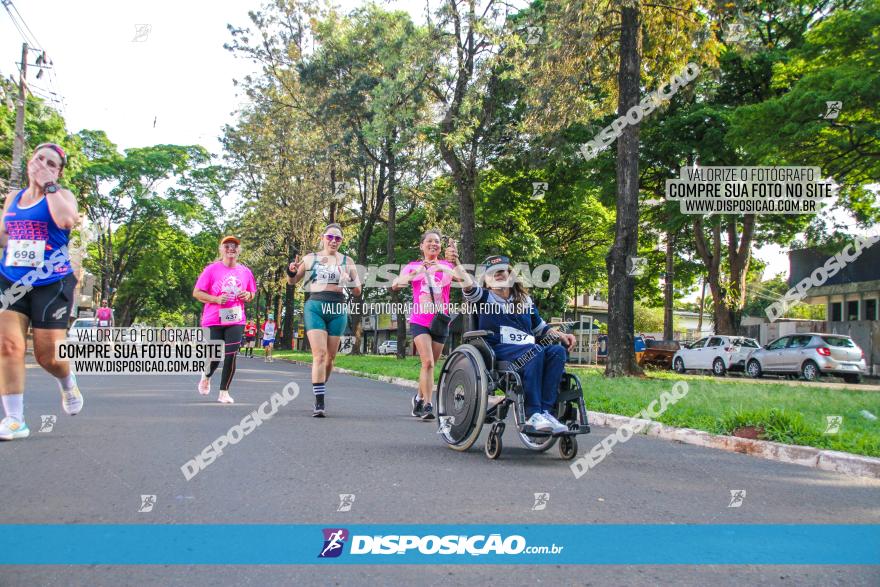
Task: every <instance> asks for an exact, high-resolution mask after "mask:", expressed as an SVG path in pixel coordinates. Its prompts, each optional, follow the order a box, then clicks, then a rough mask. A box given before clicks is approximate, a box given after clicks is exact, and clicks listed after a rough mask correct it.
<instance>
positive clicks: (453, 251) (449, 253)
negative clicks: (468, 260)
mask: <svg viewBox="0 0 880 587" xmlns="http://www.w3.org/2000/svg"><path fill="white" fill-rule="evenodd" d="M446 260H447V261H449V262H450V263H452V264H454V265H458V245H456V244H455V241H454V240H452V239H449V244H448V245H446Z"/></svg>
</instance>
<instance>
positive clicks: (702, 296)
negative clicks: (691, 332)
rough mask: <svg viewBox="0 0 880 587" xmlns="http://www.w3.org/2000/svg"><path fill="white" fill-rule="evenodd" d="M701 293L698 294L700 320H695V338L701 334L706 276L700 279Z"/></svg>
mask: <svg viewBox="0 0 880 587" xmlns="http://www.w3.org/2000/svg"><path fill="white" fill-rule="evenodd" d="M702 281H703V285H702V292H700V318H699V319H698V320H697V338H699V337H700V333H702V332H703V309H704V308H705V307H706V276H705V275H704V276H703V278H702Z"/></svg>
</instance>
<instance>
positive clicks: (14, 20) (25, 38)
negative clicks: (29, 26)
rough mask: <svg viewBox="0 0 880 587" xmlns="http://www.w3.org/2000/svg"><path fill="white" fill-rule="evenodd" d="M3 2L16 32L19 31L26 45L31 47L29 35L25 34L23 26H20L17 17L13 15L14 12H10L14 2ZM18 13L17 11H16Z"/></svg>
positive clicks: (5, 0) (8, 0) (10, 0)
mask: <svg viewBox="0 0 880 587" xmlns="http://www.w3.org/2000/svg"><path fill="white" fill-rule="evenodd" d="M2 2H3V8H5V9H6V14H8V15H9V18H10V20H12V24H13V25H14V26H15V28H16V30H17V31H18V34H19V35H21V38H22V40H23V41H24V42H25V43H27V44H29V45H30V44H31V40H30V39H28V36H27V34H25V32H24V31H23V30H22V29H21V26H20V25H19V24H18V19H16V18H15V15H13V14H12V11H11V10H9V7H10V6H12V0H2ZM13 8H14V7H13ZM16 12H18V10H17V9H16Z"/></svg>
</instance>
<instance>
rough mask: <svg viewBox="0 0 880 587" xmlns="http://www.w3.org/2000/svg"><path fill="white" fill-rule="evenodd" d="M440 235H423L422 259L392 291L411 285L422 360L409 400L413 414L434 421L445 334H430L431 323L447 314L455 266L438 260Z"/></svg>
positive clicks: (411, 265) (451, 249) (412, 326)
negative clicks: (437, 373) (415, 388)
mask: <svg viewBox="0 0 880 587" xmlns="http://www.w3.org/2000/svg"><path fill="white" fill-rule="evenodd" d="M440 247H441V235H440V233H439V232H438V231H436V230H429V231H427V232H425V233H424V234H423V235H422V242H421V244H420V245H419V249H421V251H422V260H421V261H413V262H411V263H409V264H407V265H406V266H405V267H404V268H403V271H401V272H400V277H398V278H397V279H396V280H394V283H393V284H392V285H391V289H392V290H394V291H398V290H401V289H403V288H404V287H406V286H407V285H409V284H410V283H411V284H412V288H413V313H412V315H411V316H410V319H409V322H410V324H409V327H410V332H412V335H413V342H414V343H415V345H416V351H418V353H419V357H420V358H421V360H422V370H421V372H420V373H419V391H418V393H417V394H416V395H414V396H413V398H412V415H413V416H415V417H416V418H421V419H422V420H433V419H434V407H433V406H432V405H431V392H432V391H433V389H434V365H435V364H436V362H437V359H439V358H440V353H442V352H443V345H445V344H446V338H447V336H448V334H449V333H448V331H447V332H446V333H445V334H444V335H442V336H437V335H433V334H431V321H432V320H433V319H434V315H435V314H437V311H438V310H443V311H444V313H446V314H448V313H449V312H448V311H447V309H448V305H449V292H450V290H451V289H452V270H453V268H454V267H455V266H454V265H453V264H452V263H450V262H449V261H441V260H439V259H438V258H439V256H440ZM454 252H456V247H455V243H454V242H453V243H450V246H449V247H447V249H446V257H447V258H452V254H453V253H454Z"/></svg>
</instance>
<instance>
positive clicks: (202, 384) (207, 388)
mask: <svg viewBox="0 0 880 587" xmlns="http://www.w3.org/2000/svg"><path fill="white" fill-rule="evenodd" d="M199 393H200V394H202V395H208V394H209V393H211V380H210V379H208V378H207V377H205V376H204V375H202V379H201V380H200V381H199Z"/></svg>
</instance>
